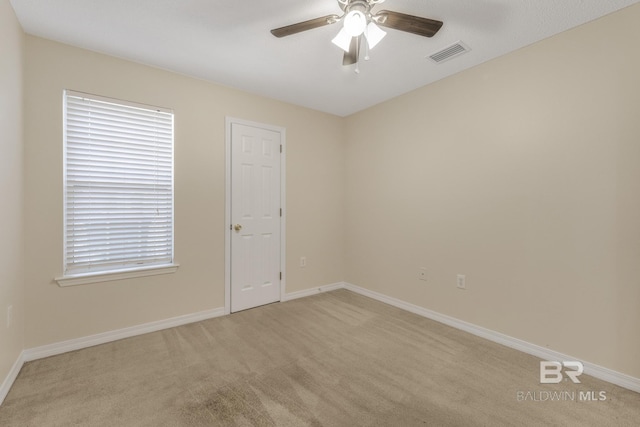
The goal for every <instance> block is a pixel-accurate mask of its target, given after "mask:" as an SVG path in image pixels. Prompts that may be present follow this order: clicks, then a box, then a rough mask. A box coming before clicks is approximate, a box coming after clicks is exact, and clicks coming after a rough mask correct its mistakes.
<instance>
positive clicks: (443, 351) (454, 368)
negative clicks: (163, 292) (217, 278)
mask: <svg viewBox="0 0 640 427" xmlns="http://www.w3.org/2000/svg"><path fill="white" fill-rule="evenodd" d="M580 379H581V380H582V383H581V384H573V383H572V382H564V383H561V384H540V383H539V359H537V358H535V357H532V356H529V355H526V354H523V353H520V352H518V351H515V350H511V349H508V348H506V347H503V346H501V345H498V344H494V343H492V342H489V341H485V340H483V339H481V338H477V337H475V336H473V335H470V334H467V333H465V332H461V331H458V330H456V329H453V328H450V327H447V326H444V325H442V324H439V323H437V322H433V321H431V320H428V319H425V318H422V317H420V316H417V315H414V314H411V313H408V312H405V311H402V310H399V309H396V308H394V307H391V306H388V305H385V304H382V303H380V302H377V301H374V300H371V299H369V298H366V297H363V296H360V295H357V294H354V293H351V292H349V291H346V290H339V291H334V292H329V293H324V294H319V295H316V296H313V297H308V298H303V299H299V300H295V301H290V302H286V303H277V304H272V305H268V306H264V307H260V308H256V309H253V310H247V311H244V312H240V313H236V314H232V315H230V316H225V317H220V318H216V319H211V320H207V321H203V322H198V323H194V324H190V325H186V326H181V327H178V328H173V329H168V330H165V331H161V332H155V333H151V334H147V335H143V336H139V337H134V338H129V339H125V340H121V341H117V342H113V343H109V344H103V345H100V346H96V347H92V348H88V349H84V350H80V351H75V352H71V353H67V354H62V355H59V356H54V357H50V358H47V359H42V360H37V361H34V362H30V363H27V364H25V366H24V367H23V369H22V371H21V372H20V375H19V377H18V379H17V381H16V382H15V384H14V386H13V388H12V389H11V391H10V393H9V395H8V396H7V398H6V400H5V403H4V404H3V405H2V407H0V426H21V427H26V426H421V425H425V426H427V425H428V426H499V425H505V426H530V425H531V426H533V425H540V426H549V425H557V426H638V425H640V394H638V393H634V392H631V391H628V390H625V389H622V388H620V387H616V386H613V385H611V384H608V383H605V382H603V381H600V380H596V379H594V378H591V377H588V376H586V375H582V376H581V377H580ZM581 392H582V394H581ZM587 392H588V393H587ZM591 392H595V393H596V397H600V392H604V395H603V396H605V397H606V400H604V401H602V400H599V401H596V400H591V401H587V400H585V397H586V396H587V395H588V396H593V394H592V393H591ZM572 394H573V398H572ZM551 397H554V399H552V398H551ZM559 397H560V400H558V398H559ZM581 397H582V399H580V398H581Z"/></svg>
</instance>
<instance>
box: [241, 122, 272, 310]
mask: <svg viewBox="0 0 640 427" xmlns="http://www.w3.org/2000/svg"><path fill="white" fill-rule="evenodd" d="M280 144H281V134H280V132H277V131H273V130H269V129H263V128H260V127H254V126H248V125H244V124H238V123H232V124H231V198H230V201H231V222H232V223H231V224H230V229H231V239H230V241H231V268H230V271H231V312H236V311H240V310H245V309H247V308H252V307H257V306H259V305H264V304H269V303H272V302H275V301H280V280H281V274H280V245H281V242H280V216H281V215H282V211H281V209H280V208H281V207H280V166H281V165H280V163H281V162H280V157H281V153H280V152H281V147H280Z"/></svg>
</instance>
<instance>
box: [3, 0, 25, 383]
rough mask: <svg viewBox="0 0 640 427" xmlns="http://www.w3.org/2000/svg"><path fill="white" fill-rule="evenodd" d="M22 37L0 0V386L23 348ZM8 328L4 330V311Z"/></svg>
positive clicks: (11, 10)
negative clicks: (9, 310)
mask: <svg viewBox="0 0 640 427" xmlns="http://www.w3.org/2000/svg"><path fill="white" fill-rule="evenodd" d="M23 44H24V35H23V33H22V29H21V28H20V25H19V24H18V21H17V19H16V17H15V14H14V13H13V9H12V8H11V5H10V4H9V1H8V0H0V200H2V202H1V203H2V208H0V384H2V382H3V381H4V379H5V378H6V376H7V374H8V373H9V370H10V369H11V366H12V365H13V364H14V363H15V361H16V360H17V359H18V355H19V354H20V352H21V351H22V349H23V345H24V321H23V319H24V312H25V309H24V303H23V301H24V296H23V287H22V285H23V250H22V249H23V245H22V212H23V210H22V185H23V184H22V182H23V181H22V174H23V161H22V151H23V150H22V57H23ZM10 305H12V306H13V317H14V319H13V320H14V321H13V325H12V326H11V328H9V329H7V327H6V326H7V325H6V321H7V318H6V316H7V307H8V306H10Z"/></svg>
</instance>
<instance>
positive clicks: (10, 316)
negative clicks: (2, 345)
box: [7, 305, 13, 328]
mask: <svg viewBox="0 0 640 427" xmlns="http://www.w3.org/2000/svg"><path fill="white" fill-rule="evenodd" d="M12 324H13V306H12V305H10V306H9V307H7V328H10V327H11V325H12Z"/></svg>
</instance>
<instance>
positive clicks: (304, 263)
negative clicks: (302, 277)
mask: <svg viewBox="0 0 640 427" xmlns="http://www.w3.org/2000/svg"><path fill="white" fill-rule="evenodd" d="M306 266H307V257H304V256H301V257H300V268H305V267H306Z"/></svg>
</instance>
